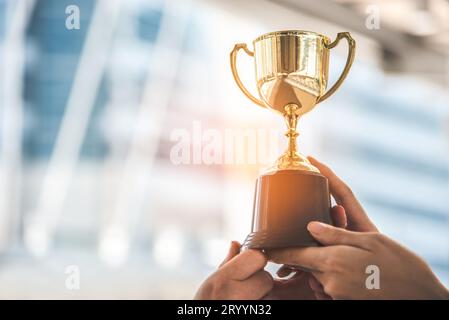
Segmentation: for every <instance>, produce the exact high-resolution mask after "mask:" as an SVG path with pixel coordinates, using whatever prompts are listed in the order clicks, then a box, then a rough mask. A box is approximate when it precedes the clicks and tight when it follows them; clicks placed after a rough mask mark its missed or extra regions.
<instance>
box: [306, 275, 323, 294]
mask: <svg viewBox="0 0 449 320" xmlns="http://www.w3.org/2000/svg"><path fill="white" fill-rule="evenodd" d="M308 283H309V287H310V289H312V291H314V292H317V293H324V288H323V286H322V285H321V283H320V282H319V281H318V280H317V279H315V278H314V277H313V276H310V277H309V280H308Z"/></svg>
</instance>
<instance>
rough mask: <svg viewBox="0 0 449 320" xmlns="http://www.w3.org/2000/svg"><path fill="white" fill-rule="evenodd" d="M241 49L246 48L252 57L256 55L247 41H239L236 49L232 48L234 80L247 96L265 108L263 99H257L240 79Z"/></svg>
mask: <svg viewBox="0 0 449 320" xmlns="http://www.w3.org/2000/svg"><path fill="white" fill-rule="evenodd" d="M240 49H243V50H245V52H246V54H247V55H249V56H250V57H254V52H252V51H251V50H249V49H248V47H247V46H246V43H237V44H236V45H235V46H234V49H232V51H231V70H232V75H233V76H234V80H235V82H236V83H237V85H238V86H239V88H240V90H242V92H243V93H244V94H245V96H247V97H248V98H249V99H250V100H251V101H252V102H254V103H255V104H257V105H259V106H261V107H264V108H265V104H264V103H263V102H262V101H260V100H259V99H257V98H256V97H254V96H253V95H252V94H251V92H249V91H248V90H247V89H246V88H245V86H244V85H243V82H242V80H240V77H239V74H238V72H237V53H238V52H239V50H240Z"/></svg>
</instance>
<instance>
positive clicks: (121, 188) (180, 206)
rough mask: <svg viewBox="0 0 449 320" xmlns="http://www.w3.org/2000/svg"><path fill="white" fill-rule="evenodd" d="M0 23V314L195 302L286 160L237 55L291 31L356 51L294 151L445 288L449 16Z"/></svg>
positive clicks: (361, 7) (399, 10)
mask: <svg viewBox="0 0 449 320" xmlns="http://www.w3.org/2000/svg"><path fill="white" fill-rule="evenodd" d="M78 18H79V19H78ZM0 21H1V23H0V298H6V299H14V298H31V299H38V298H43V299H47V298H61V299H66V298H95V299H96V298H112V299H114V298H124V299H130V298H137V299H169V298H191V297H192V296H193V295H194V292H195V290H196V288H197V287H198V285H199V284H200V283H201V281H202V280H203V279H204V278H205V277H206V276H207V275H208V274H209V273H211V272H212V271H213V270H214V269H215V268H216V266H217V264H218V263H219V262H220V260H221V259H222V258H223V257H224V256H225V254H226V251H227V247H228V245H229V242H230V241H231V240H238V241H243V240H244V238H245V236H246V234H247V233H248V232H249V231H250V224H251V214H252V201H253V194H254V182H255V179H256V178H257V176H258V175H259V173H260V172H261V170H263V168H265V167H267V166H268V165H269V164H270V163H272V162H273V161H274V160H275V159H276V157H277V156H278V155H279V154H280V151H282V149H283V148H285V142H286V141H285V139H284V138H283V137H282V134H283V131H284V130H285V125H284V123H283V120H282V119H281V117H279V116H276V115H275V114H274V113H272V112H270V111H267V110H264V109H262V108H258V107H257V106H255V105H254V104H252V103H251V102H250V101H249V100H248V99H247V98H246V97H244V95H243V94H242V93H241V92H240V91H239V89H238V88H237V86H236V85H235V83H234V80H233V79H232V75H231V72H230V67H229V52H230V51H231V49H232V48H233V46H234V44H235V43H239V42H246V43H248V44H249V47H250V48H252V44H251V42H252V41H253V40H254V39H255V38H256V37H257V36H259V35H261V34H263V33H265V32H269V31H275V30H285V29H301V30H311V31H316V32H319V33H322V34H325V35H328V36H329V37H330V38H331V39H334V38H335V36H336V34H337V33H338V32H341V31H350V32H351V34H352V35H353V37H354V38H355V39H356V41H357V53H356V59H355V62H354V65H353V68H352V70H351V71H350V73H349V76H348V78H347V79H346V81H345V82H344V84H343V86H342V87H341V88H340V90H338V91H337V93H336V94H335V95H334V96H332V97H331V98H330V99H328V100H327V101H326V102H324V103H322V104H320V105H319V106H317V108H316V109H315V110H314V111H313V112H311V113H309V114H307V115H306V116H305V117H304V118H303V119H301V121H300V124H299V131H300V139H299V141H300V151H302V152H303V153H304V154H313V155H314V156H316V157H317V158H319V159H321V160H323V161H324V162H326V163H328V164H329V165H330V166H332V168H333V169H334V170H335V171H336V172H337V173H338V174H339V175H340V176H341V177H342V178H343V179H345V180H346V181H347V182H348V184H349V185H350V186H351V187H352V189H353V190H354V192H355V193H356V194H357V195H358V197H359V198H360V201H361V202H362V204H363V205H364V207H365V208H366V210H367V212H368V214H369V215H370V217H371V218H372V219H373V220H374V222H375V223H376V224H377V225H378V227H379V229H380V230H381V231H382V232H384V233H386V234H387V235H389V236H390V237H393V238H394V239H396V240H398V241H400V242H401V243H402V244H404V245H405V246H407V247H409V248H411V249H412V250H413V251H415V252H417V253H418V254H419V255H421V256H422V257H423V258H424V259H426V261H428V262H429V263H430V264H431V266H432V268H433V269H434V271H435V272H436V273H437V274H438V276H439V277H440V278H441V279H442V281H443V282H444V283H445V285H446V286H447V285H449V209H448V203H449V129H448V124H449V122H448V115H449V114H448V111H449V96H448V89H449V63H448V62H449V1H447V0H413V1H412V0H389V1H386V0H383V1H381V0H379V1H375V0H372V1H371V0H370V1H368V0H367V1H365V0H334V1H331V0H315V1H305V0H271V1H266V0H246V1H236V0H226V1H225V0H222V1H219V0H207V1H206V0H203V1H202V0H196V1H194V0H190V1H186V0H167V1H162V0H160V1H157V0H96V1H95V0H0ZM346 52H347V47H346V44H345V43H344V42H342V43H341V44H340V45H339V46H338V47H337V48H336V49H333V50H332V52H331V65H330V82H331V83H332V82H333V81H335V80H336V79H337V77H338V76H339V74H340V72H341V70H342V68H343V66H344V62H345V60H346V54H347V53H346ZM239 70H240V73H241V77H242V79H243V80H244V82H245V83H246V85H247V87H248V88H250V90H251V91H252V92H255V81H254V65H253V61H252V60H251V58H249V57H247V56H245V55H242V56H241V57H239ZM227 133H231V135H232V134H236V135H237V136H242V135H243V136H244V139H243V140H241V141H240V142H239V143H242V145H244V148H241V149H239V150H240V151H239V150H237V151H235V150H234V149H233V148H232V143H231V147H229V146H228V147H225V143H223V141H221V142H220V139H224V138H223V137H224V136H226V134H227ZM254 136H255V139H249V138H248V137H253V138H254ZM246 138H248V139H247V140H245V139H246ZM211 141H213V142H214V143H213V146H215V149H214V151H213V152H212V154H213V156H212V160H211V157H203V156H202V154H203V153H204V152H206V153H207V152H208V151H207V150H208V149H207V146H208V143H209V147H210V146H211V145H212V144H210V143H211ZM242 141H243V142H242ZM237 144H238V143H237ZM267 145H270V146H271V147H270V148H268V151H267V150H266V149H267V148H265V146H267ZM183 146H184V147H183ZM185 146H187V147H185ZM217 146H218V147H217ZM180 147H181V150H180ZM183 148H184V149H183ZM229 148H230V149H229ZM205 150H206V151H205ZM229 150H231V151H232V150H234V151H235V152H240V153H242V152H243V153H244V154H243V155H242V154H240V156H241V159H240V160H239V161H236V160H234V161H228V162H226V161H222V159H223V156H224V155H223V153H226V152H229ZM242 150H243V151H242ZM245 150H246V151H245ZM209 151H210V150H209ZM262 153H263V154H262ZM270 268H271V269H272V270H275V269H276V267H275V266H270ZM74 276H75V278H76V279H78V280H79V288H78V286H77V285H76V281H75V282H71V281H72V280H73V279H75V278H73V277H74ZM73 283H75V285H73Z"/></svg>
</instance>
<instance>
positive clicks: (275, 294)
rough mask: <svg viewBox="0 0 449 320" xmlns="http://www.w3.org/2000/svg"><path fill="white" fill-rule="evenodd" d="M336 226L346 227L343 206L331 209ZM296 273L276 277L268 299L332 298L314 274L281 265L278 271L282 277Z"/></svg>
mask: <svg viewBox="0 0 449 320" xmlns="http://www.w3.org/2000/svg"><path fill="white" fill-rule="evenodd" d="M330 214H331V218H332V222H333V223H334V225H335V226H339V227H343V228H344V227H345V226H346V224H347V220H346V214H345V210H344V209H343V207H342V206H339V205H337V206H335V207H333V208H332V209H331V211H330ZM292 273H295V274H294V275H293V276H292V277H291V278H289V279H275V280H274V283H273V289H272V290H271V291H270V293H268V295H266V296H265V297H264V299H267V300H315V299H330V297H328V296H327V295H326V294H325V293H324V292H323V289H322V287H321V285H320V283H319V282H318V281H317V280H315V278H314V277H313V275H312V274H310V273H308V272H305V271H301V270H294V269H292V268H290V267H288V266H281V267H280V268H279V270H278V271H277V273H276V274H277V275H278V277H280V278H285V277H287V276H289V275H291V274H292Z"/></svg>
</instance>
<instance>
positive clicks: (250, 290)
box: [195, 241, 273, 300]
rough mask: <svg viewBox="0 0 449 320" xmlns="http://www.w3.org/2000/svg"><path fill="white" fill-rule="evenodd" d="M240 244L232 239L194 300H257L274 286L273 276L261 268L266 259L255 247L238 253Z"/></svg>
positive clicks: (264, 264)
mask: <svg viewBox="0 0 449 320" xmlns="http://www.w3.org/2000/svg"><path fill="white" fill-rule="evenodd" d="M239 251H240V244H239V243H238V242H236V241H233V242H231V246H230V248H229V252H228V255H227V257H226V258H225V260H224V261H223V262H222V263H221V265H220V266H219V268H218V270H217V271H216V272H214V273H213V274H212V275H211V276H210V277H209V278H207V279H206V280H205V281H204V282H203V284H202V285H201V286H200V288H199V289H198V291H197V293H196V295H195V299H197V300H258V299H261V298H262V297H264V296H265V295H267V294H268V292H270V291H271V289H272V288H273V277H272V276H271V275H270V273H268V272H267V271H265V270H264V267H265V266H266V264H267V258H266V257H265V255H264V254H263V253H262V252H260V251H258V250H251V249H250V250H245V251H243V252H241V253H239Z"/></svg>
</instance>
